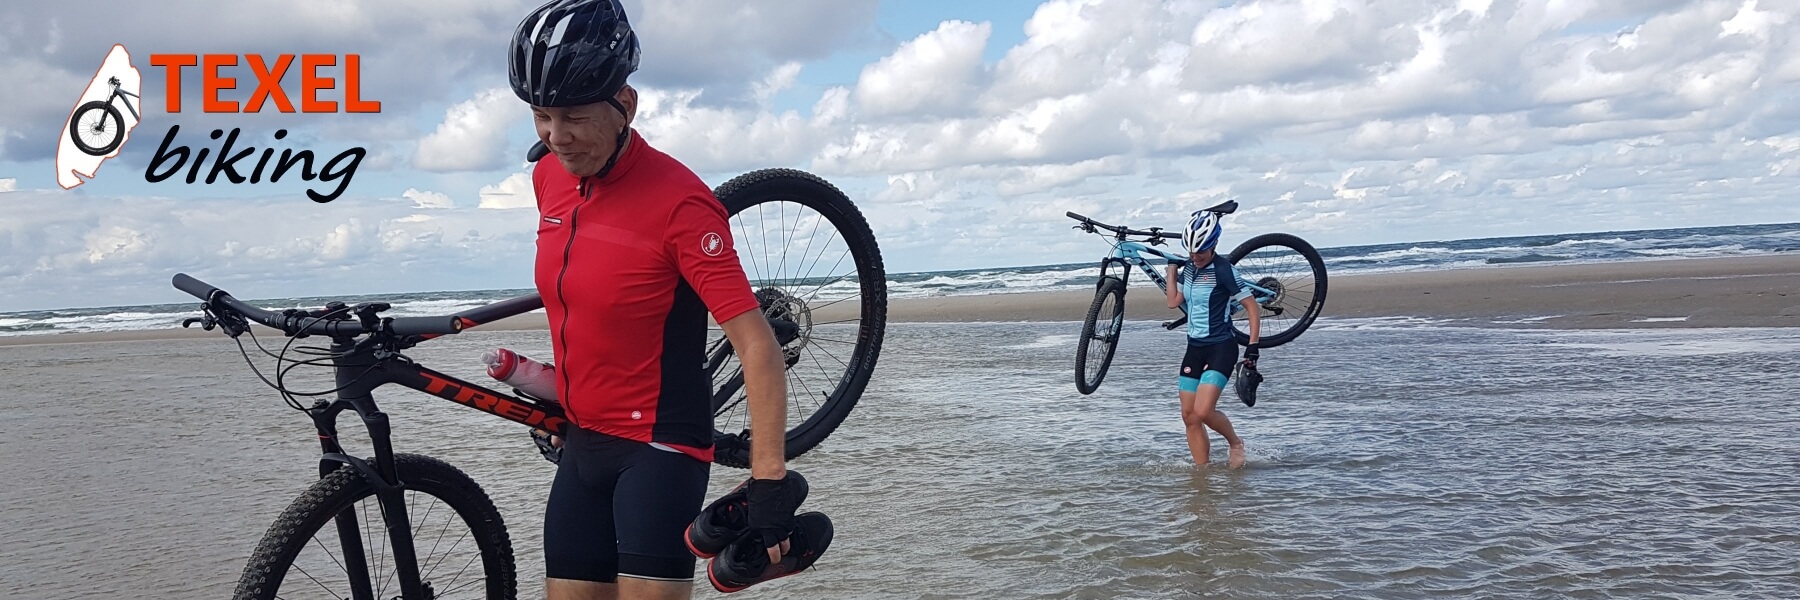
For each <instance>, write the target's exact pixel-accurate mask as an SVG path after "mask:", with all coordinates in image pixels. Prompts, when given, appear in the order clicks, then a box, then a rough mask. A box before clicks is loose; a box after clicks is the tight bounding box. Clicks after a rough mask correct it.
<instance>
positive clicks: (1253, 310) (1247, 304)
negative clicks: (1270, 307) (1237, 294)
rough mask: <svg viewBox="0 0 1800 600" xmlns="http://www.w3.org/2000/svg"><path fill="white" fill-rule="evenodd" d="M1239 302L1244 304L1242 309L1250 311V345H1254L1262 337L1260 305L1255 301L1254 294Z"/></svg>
mask: <svg viewBox="0 0 1800 600" xmlns="http://www.w3.org/2000/svg"><path fill="white" fill-rule="evenodd" d="M1239 302H1242V303H1243V304H1244V310H1248V311H1250V345H1252V346H1254V345H1256V342H1258V341H1260V340H1261V339H1262V312H1261V310H1262V307H1261V306H1259V305H1258V304H1257V303H1256V297H1255V296H1251V297H1249V298H1245V299H1243V300H1240V301H1239Z"/></svg>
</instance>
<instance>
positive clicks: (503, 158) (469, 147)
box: [413, 88, 530, 171]
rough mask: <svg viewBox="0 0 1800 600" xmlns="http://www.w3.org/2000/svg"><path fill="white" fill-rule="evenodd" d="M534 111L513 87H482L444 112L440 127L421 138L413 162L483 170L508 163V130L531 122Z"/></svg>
mask: <svg viewBox="0 0 1800 600" xmlns="http://www.w3.org/2000/svg"><path fill="white" fill-rule="evenodd" d="M529 117H530V111H529V109H528V108H527V107H526V106H525V104H524V103H523V102H520V101H519V99H518V97H517V96H514V95H513V93H512V91H511V90H510V89H506V88H494V89H488V90H482V91H481V92H480V93H478V94H476V95H475V97H474V98H472V99H469V100H466V101H463V102H459V103H457V104H456V105H455V106H452V107H450V109H449V110H447V111H445V113H444V121H443V122H442V123H439V124H438V127H437V131H434V132H432V133H431V135H427V136H425V139H422V140H419V150H418V153H417V154H416V155H415V156H414V157H413V164H414V165H415V166H417V167H418V168H420V169H424V170H427V171H480V170H488V169H495V168H499V167H501V166H503V165H505V164H507V162H508V160H509V157H508V156H507V155H506V149H507V148H506V132H507V131H508V130H511V129H514V128H517V127H519V126H520V125H521V124H524V123H529V121H528V118H529Z"/></svg>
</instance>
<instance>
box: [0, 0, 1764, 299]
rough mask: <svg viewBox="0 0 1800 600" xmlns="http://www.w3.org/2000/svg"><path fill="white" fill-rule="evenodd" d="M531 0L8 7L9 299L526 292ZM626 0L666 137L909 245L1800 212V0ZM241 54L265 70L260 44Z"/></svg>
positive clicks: (1476, 233)
mask: <svg viewBox="0 0 1800 600" xmlns="http://www.w3.org/2000/svg"><path fill="white" fill-rule="evenodd" d="M536 4H537V2H536V0H525V1H513V0H431V1H423V0H417V1H415V0H407V1H381V2H375V1H368V2H356V1H354V0H335V1H319V2H287V1H281V2H277V1H271V0H234V1H230V2H225V1H206V0H168V1H162V2H155V3H146V2H135V1H123V0H104V1H95V2H82V3H69V2H8V3H6V5H5V7H4V8H0V80H4V81H6V82H7V84H6V85H4V86H0V310H22V309H36V308H53V307H73V306H97V305H116V304H139V303H157V302H173V301H182V300H183V299H184V296H183V295H181V294H180V293H179V292H176V291H175V290H174V289H172V288H170V287H169V286H168V280H169V277H170V275H172V274H173V273H175V272H178V271H185V272H188V273H191V274H194V275H196V276H200V277H202V278H203V279H207V280H209V281H212V282H214V283H218V284H221V285H222V286H225V287H227V288H228V289H233V290H234V291H237V293H238V294H240V295H243V296H246V297H279V296H291V295H323V294H350V293H380V292H401V291H420V290H440V289H484V288H521V287H529V286H530V285H531V279H530V262H531V253H532V249H533V237H534V235H535V227H536V226H535V222H536V218H535V214H534V210H533V208H532V206H533V201H532V198H531V192H530V186H529V176H528V174H527V172H526V170H525V169H526V165H525V163H524V161H523V156H524V153H525V150H526V148H527V147H528V146H529V145H530V142H531V141H532V139H533V135H534V134H533V132H532V127H531V123H530V119H529V113H528V111H527V109H526V108H525V107H524V106H523V105H522V104H521V103H520V102H519V101H518V100H517V99H516V98H515V97H514V96H513V95H512V94H511V92H510V90H509V89H507V87H506V85H507V84H506V64H505V47H506V41H507V39H508V38H509V36H510V34H511V30H512V27H513V26H514V25H515V24H516V23H517V22H518V20H519V19H520V18H521V17H522V16H523V15H524V14H525V13H526V12H528V11H529V10H530V9H531V8H532V7H534V6H535V5H536ZM625 5H626V7H627V9H628V12H629V14H630V15H631V17H632V20H633V22H634V26H635V27H636V29H637V30H638V31H639V34H640V36H641V38H642V40H643V46H644V61H643V67H642V70H641V71H639V73H638V74H637V75H636V76H634V78H633V81H634V83H635V84H636V85H637V86H638V87H639V88H640V90H641V91H642V98H643V109H642V112H641V113H640V116H639V121H638V127H639V128H640V130H641V131H643V132H644V134H645V135H646V137H647V138H648V139H649V140H650V141H651V143H652V144H653V145H655V146H657V147H659V148H661V149H663V150H665V151H667V152H669V153H670V154H672V155H674V156H675V157H677V158H679V159H681V160H683V161H685V162H687V163H688V164H689V165H690V166H692V167H693V168H694V169H695V170H696V171H697V172H699V173H700V174H701V176H702V177H703V178H705V179H706V181H708V182H709V183H711V184H714V185H717V184H719V183H723V182H724V181H726V180H728V179H730V178H731V177H733V176H735V175H738V174H741V173H744V172H747V171H750V170H754V169H759V168H765V167H794V168H800V169H805V170H808V171H811V172H814V173H817V174H819V175H821V176H824V177H826V178H827V179H829V180H831V181H833V182H834V183H836V184H837V185H838V186H839V187H841V188H843V189H845V191H846V192H848V193H849V194H850V195H851V197H852V198H854V199H855V200H856V201H857V202H858V204H859V205H860V206H862V208H863V210H864V211H865V212H866V213H867V215H868V216H869V218H870V221H871V223H872V225H873V227H874V229H875V232H876V234H877V236H878V238H879V240H880V243H881V245H882V248H883V251H884V254H885V255H886V257H887V260H888V264H889V267H890V270H894V271H916V270H935V269H951V268H969V267H983V266H1012V265H1028V264H1045V263H1058V262H1077V261H1087V260H1092V259H1095V258H1097V257H1098V256H1099V255H1100V254H1101V252H1102V251H1103V250H1104V245H1103V244H1101V243H1100V242H1098V241H1097V240H1095V239H1093V238H1092V237H1090V236H1084V235H1081V234H1078V233H1077V232H1074V231H1071V230H1069V229H1068V222H1067V219H1065V218H1064V217H1063V216H1062V215H1063V212H1064V211H1068V210H1075V211H1078V212H1082V213H1085V214H1088V215H1091V216H1094V217H1096V218H1100V219H1102V220H1107V221H1113V222H1125V223H1128V224H1131V225H1135V226H1142V227H1148V226H1164V227H1174V226H1177V225H1178V224H1179V223H1180V222H1181V221H1182V220H1183V215H1185V214H1186V213H1187V212H1189V211H1192V210H1194V209H1196V208H1200V207H1203V206H1205V205H1208V204H1211V203H1214V202H1217V201H1221V200H1223V199H1226V198H1235V199H1237V200H1239V202H1240V203H1241V204H1242V205H1243V206H1244V210H1243V211H1241V212H1240V214H1239V215H1237V216H1235V217H1233V219H1232V220H1231V221H1230V222H1229V223H1230V228H1231V229H1230V231H1229V232H1228V233H1227V236H1228V237H1229V236H1240V235H1241V236H1248V235H1251V234H1254V233H1260V232H1265V231H1288V232H1293V233H1297V234H1300V235H1302V236H1304V237H1307V238H1308V239H1311V240H1313V241H1314V243H1315V244H1316V245H1320V246H1338V245H1352V244H1368V243H1386V242H1404V241H1423V240H1437V239H1455V238H1471V237H1492V236H1508V235H1527V234H1544V233H1569V232H1587V231H1604V230H1617V229H1641V228H1666V227H1685V226H1698V225H1728V224H1750V223H1770V222H1792V221H1800V198H1797V196H1800V1H1796V0H1748V1H1745V0H1721V1H1703V0H1432V1H1424V0H1379V1H1368V2H1365V1H1359V0H1280V1H1244V2H1231V1H1226V0H1205V1H1152V0H1050V1H1048V2H1041V3H1040V2H1032V1H1011V0H1004V1H1003V0H983V1H981V2H970V1H967V0H955V1H952V0H908V1H905V2H899V1H890V2H880V1H877V0H780V1H762V0H749V1H746V0H654V1H648V0H625ZM96 15H105V17H104V18H95V16H96ZM113 43H121V44H124V45H125V46H126V47H127V48H128V49H129V50H130V51H131V53H132V58H133V61H134V62H135V63H136V65H137V67H138V69H139V71H140V72H141V74H142V76H143V101H142V106H141V107H140V110H142V111H143V112H144V121H143V123H142V126H140V127H138V128H137V129H135V130H134V131H133V133H132V136H133V137H132V139H131V141H130V142H129V143H127V144H126V146H125V149H124V151H123V152H122V153H121V154H120V155H119V156H118V157H115V158H113V159H111V160H109V161H108V162H107V163H106V164H105V165H103V166H102V167H101V168H100V171H99V174H98V177H97V178H95V179H94V180H92V181H90V182H88V183H86V184H84V185H82V186H80V187H78V188H76V189H74V190H72V191H64V190H62V189H61V188H60V187H58V186H57V184H56V179H55V167H54V155H55V152H56V148H57V143H58V140H59V136H60V135H62V134H63V133H64V132H65V130H64V129H63V127H64V125H65V121H66V119H67V117H68V114H69V111H70V108H71V106H73V104H74V101H75V99H76V98H77V97H78V96H79V95H80V93H81V90H82V89H83V88H84V87H85V86H86V84H87V82H88V79H89V78H90V77H91V76H92V75H93V73H94V70H95V69H96V68H97V67H98V66H99V64H100V62H101V60H102V59H104V58H105V56H106V53H107V52H108V50H109V49H110V47H111V45H112V44H113ZM205 52H226V53H240V54H251V53H261V54H267V55H276V54H282V53H304V52H326V53H334V54H347V53H357V54H360V55H361V57H362V67H361V77H360V81H361V87H362V90H363V91H362V96H363V98H364V99H373V100H378V101H380V102H381V103H382V111H381V113H379V114H298V113H297V114H280V113H276V112H274V111H273V110H272V109H265V111H264V112H263V113H259V114H205V113H200V112H197V111H196V110H195V108H196V107H198V106H199V104H200V102H201V97H202V91H201V87H200V84H199V78H198V77H197V76H195V75H196V73H195V71H193V70H190V71H189V72H188V76H187V77H185V78H184V80H183V82H182V84H183V85H182V88H181V99H182V103H183V109H184V110H183V111H182V112H181V113H169V112H167V111H165V105H166V98H165V89H166V87H167V78H166V77H165V76H164V74H163V71H162V69H160V68H153V67H150V66H149V65H148V59H149V56H148V55H149V54H152V53H159V54H160V53H205ZM226 74H228V75H235V76H237V77H239V78H240V81H239V89H238V90H235V91H233V92H229V93H227V94H225V95H224V97H225V98H228V99H238V100H244V99H246V98H247V97H248V95H249V92H250V89H251V88H253V87H254V86H253V83H254V79H253V77H252V75H251V73H250V72H249V70H248V66H247V65H246V64H240V65H239V66H238V67H236V68H234V69H227V71H226ZM323 74H326V75H338V76H340V77H341V76H342V65H341V61H340V66H339V67H337V68H335V69H329V70H326V71H325V72H324V73H323ZM286 82H287V83H288V84H289V85H288V89H289V90H290V91H291V92H294V93H297V88H298V87H299V86H298V77H297V75H296V74H295V73H289V75H288V79H287V80H286ZM341 85H342V84H341V83H340V86H341ZM322 99H336V100H341V99H342V97H341V88H340V90H339V91H334V92H329V93H327V94H325V95H324V96H323V98H322ZM172 126H180V127H181V129H180V133H179V136H178V138H177V141H176V142H175V143H176V144H181V145H188V146H192V147H194V148H196V149H198V148H201V147H207V148H214V149H215V151H216V148H217V146H218V142H216V141H213V140H210V139H208V138H207V137H206V133H207V132H210V131H211V130H213V129H226V130H230V129H232V128H240V129H241V130H242V133H241V135H240V141H239V143H238V146H239V147H240V148H242V147H243V146H245V145H249V146H252V147H255V148H258V152H259V153H260V150H261V149H262V148H268V147H275V148H277V149H278V150H279V149H294V150H302V149H309V150H312V151H314V152H315V153H316V154H319V155H320V156H321V161H322V160H323V159H325V158H329V157H330V156H334V155H336V154H338V153H340V152H343V151H345V150H346V149H349V148H353V147H361V148H365V149H367V152H368V156H367V158H366V159H365V160H363V162H362V164H361V166H360V168H359V169H358V170H357V172H356V174H355V176H354V178H353V179H352V180H351V182H350V183H349V185H348V187H347V191H346V192H345V193H344V194H343V196H342V197H341V198H339V199H337V200H335V201H333V202H330V203H325V204H320V203H316V202H313V201H311V200H309V199H307V197H306V195H305V192H306V190H307V189H309V188H310V189H315V190H320V191H322V192H329V191H330V190H331V189H333V188H335V187H336V186H337V184H336V183H329V184H328V183H325V182H318V181H314V182H305V181H299V180H298V179H296V178H294V177H291V176H290V177H288V178H286V179H283V180H282V181H281V182H278V183H274V184H270V183H263V184H258V185H250V184H241V185H230V184H226V183H217V184H213V185H206V184H204V183H201V184H194V185H189V184H186V183H184V182H181V181H180V180H181V178H180V177H176V178H174V179H171V180H169V181H165V182H162V183H154V184H153V183H149V182H146V181H145V176H144V173H145V169H146V167H147V165H148V164H149V162H150V160H151V156H152V155H153V153H154V152H155V151H156V149H157V146H158V144H160V143H161V142H162V138H163V137H164V136H165V135H166V134H167V133H168V132H169V130H170V128H171V127H172ZM277 129H287V130H288V131H289V133H288V136H287V137H286V138H285V139H284V140H280V141H277V140H275V139H274V138H273V134H274V132H275V131H276V130H277ZM246 162H249V161H246ZM240 164H243V163H240ZM1240 239H1241V238H1240Z"/></svg>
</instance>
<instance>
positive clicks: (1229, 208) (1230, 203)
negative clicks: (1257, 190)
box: [1206, 200, 1237, 215]
mask: <svg viewBox="0 0 1800 600" xmlns="http://www.w3.org/2000/svg"><path fill="white" fill-rule="evenodd" d="M1235 211H1237V201H1236V200H1226V201H1225V203H1224V204H1218V205H1214V206H1213V207H1211V208H1208V209H1206V212H1214V213H1219V214H1221V215H1229V214H1231V213H1233V212H1235Z"/></svg>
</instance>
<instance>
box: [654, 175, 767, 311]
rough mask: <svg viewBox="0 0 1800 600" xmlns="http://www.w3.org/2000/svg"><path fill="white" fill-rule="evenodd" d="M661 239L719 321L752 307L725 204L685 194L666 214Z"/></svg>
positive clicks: (707, 197) (752, 302) (751, 299)
mask: <svg viewBox="0 0 1800 600" xmlns="http://www.w3.org/2000/svg"><path fill="white" fill-rule="evenodd" d="M666 231H667V237H666V238H665V242H664V243H667V244H669V252H670V254H671V255H672V256H674V257H675V263H676V268H677V269H678V270H680V271H681V278H682V279H685V280H687V282H688V285H691V286H693V288H694V292H695V293H696V294H698V295H699V296H700V301H701V302H702V303H704V304H706V309H707V311H708V312H711V313H712V315H713V320H715V321H718V322H720V323H723V322H725V321H729V320H731V318H732V317H736V316H738V315H741V314H744V313H745V312H747V311H749V310H751V309H754V308H756V307H757V302H756V295H755V294H754V293H752V292H751V290H750V280H749V278H747V277H745V275H744V267H743V265H741V264H739V263H738V256H737V250H736V249H734V248H733V247H732V243H731V228H730V225H729V224H728V223H727V222H726V218H725V207H724V206H723V205H721V204H719V201H718V200H717V199H714V198H713V197H712V196H711V195H707V196H687V197H684V198H682V199H681V200H680V202H679V203H677V204H676V206H675V210H674V211H672V212H671V213H670V217H669V225H668V227H667V229H666Z"/></svg>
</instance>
